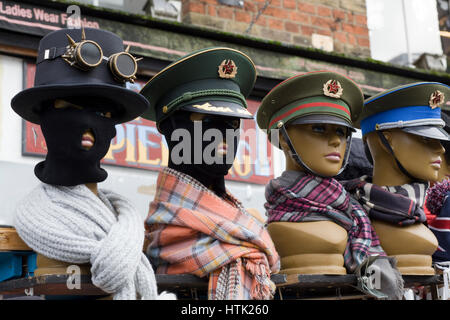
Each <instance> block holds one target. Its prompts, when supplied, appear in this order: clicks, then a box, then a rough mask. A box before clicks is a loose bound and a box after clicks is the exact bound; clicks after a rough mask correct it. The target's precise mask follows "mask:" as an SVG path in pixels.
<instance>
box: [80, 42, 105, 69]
mask: <svg viewBox="0 0 450 320" xmlns="http://www.w3.org/2000/svg"><path fill="white" fill-rule="evenodd" d="M79 52H80V56H81V59H82V60H83V62H84V63H86V64H87V65H89V66H97V65H98V64H100V62H101V61H102V57H103V52H102V50H101V49H100V48H99V47H98V46H97V45H96V44H94V43H92V42H88V41H86V42H83V43H81V44H80V49H79Z"/></svg>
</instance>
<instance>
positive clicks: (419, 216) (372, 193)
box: [341, 176, 428, 226]
mask: <svg viewBox="0 0 450 320" xmlns="http://www.w3.org/2000/svg"><path fill="white" fill-rule="evenodd" d="M341 183H342V184H343V185H344V187H345V189H346V190H347V191H348V192H349V193H350V194H351V195H352V196H353V197H354V198H355V199H356V200H358V202H359V203H361V205H362V206H363V208H364V209H365V210H366V212H367V213H368V214H369V217H370V218H371V219H375V220H381V221H385V222H389V223H392V224H396V225H399V226H407V225H411V224H414V223H416V222H425V221H426V216H425V212H424V211H423V205H424V202H425V195H426V191H427V188H428V184H427V183H420V182H414V183H409V184H404V185H401V186H392V187H386V186H384V187H382V186H377V185H374V184H372V183H370V182H369V177H367V176H363V177H361V178H359V179H353V180H349V181H341Z"/></svg>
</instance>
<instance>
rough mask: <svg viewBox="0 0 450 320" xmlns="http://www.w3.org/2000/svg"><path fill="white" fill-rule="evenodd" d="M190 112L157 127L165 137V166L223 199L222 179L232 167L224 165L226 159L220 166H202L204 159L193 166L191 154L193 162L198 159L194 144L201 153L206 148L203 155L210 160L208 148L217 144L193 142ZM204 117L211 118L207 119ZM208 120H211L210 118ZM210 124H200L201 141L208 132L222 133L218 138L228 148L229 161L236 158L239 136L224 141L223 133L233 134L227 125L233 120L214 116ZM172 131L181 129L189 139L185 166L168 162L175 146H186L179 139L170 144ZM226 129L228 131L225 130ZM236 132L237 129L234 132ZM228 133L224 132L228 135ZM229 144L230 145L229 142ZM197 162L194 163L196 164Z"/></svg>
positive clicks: (167, 120) (216, 164)
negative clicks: (166, 156) (167, 154)
mask: <svg viewBox="0 0 450 320" xmlns="http://www.w3.org/2000/svg"><path fill="white" fill-rule="evenodd" d="M190 115H191V113H190V112H187V111H177V112H175V113H174V114H173V115H171V116H170V118H168V119H166V120H164V121H163V122H161V123H160V125H159V128H160V130H161V132H162V134H163V135H164V136H165V137H166V141H167V144H168V146H169V155H170V156H169V164H168V167H169V168H172V169H174V170H177V171H179V172H182V173H185V174H187V175H189V176H191V177H193V178H194V179H196V180H198V181H199V182H200V183H202V184H203V185H204V186H205V187H207V188H211V189H212V190H213V191H214V192H215V193H216V194H217V195H218V196H223V195H224V193H225V176H226V175H227V174H228V170H230V168H231V167H232V165H233V164H232V163H227V161H226V160H227V156H226V155H225V156H223V157H221V162H222V163H221V164H220V163H212V164H208V163H205V159H203V157H201V163H194V160H195V152H196V151H197V160H198V159H199V158H200V157H199V156H198V151H199V150H198V149H200V148H198V149H197V150H196V149H195V143H201V152H202V154H203V152H204V151H205V149H206V148H207V147H208V146H209V148H208V150H207V153H208V154H211V155H212V156H213V157H215V158H216V159H218V158H217V155H216V150H213V151H212V152H211V153H210V152H209V151H210V149H211V146H212V145H211V144H214V145H216V146H217V145H218V144H219V143H220V142H221V141H214V139H212V140H211V141H203V140H204V139H202V138H200V139H201V142H200V141H198V140H197V141H194V140H195V138H198V137H195V134H194V125H195V124H194V121H192V120H190ZM208 117H211V116H209V115H208ZM210 119H211V118H210ZM213 119H214V120H213V121H211V122H210V121H201V123H202V126H201V129H202V130H201V137H203V134H204V133H205V132H206V131H207V130H208V129H217V130H219V131H220V132H221V133H222V136H223V138H224V141H225V142H226V143H227V145H228V149H227V151H228V152H232V159H233V160H234V158H235V157H236V153H237V148H238V143H239V134H238V132H236V134H235V135H234V137H233V139H230V138H228V139H227V131H228V130H234V129H235V128H233V127H232V126H231V125H230V124H229V122H228V121H229V120H233V119H236V118H230V117H221V116H214V118H213ZM238 120H239V119H238ZM175 129H185V130H187V131H188V132H189V134H190V137H191V139H190V140H191V141H190V142H191V144H190V148H189V149H190V155H191V157H190V162H189V163H180V164H176V163H174V161H173V159H172V150H173V149H174V147H175V146H176V145H178V144H179V143H184V142H186V141H185V140H184V139H183V138H181V139H179V141H175V140H174V141H172V140H171V137H172V132H173V131H174V130H175ZM227 129H228V130H227ZM237 130H239V129H237ZM230 132H231V131H228V133H230ZM231 140H232V141H231ZM228 159H231V155H228ZM197 162H198V161H197Z"/></svg>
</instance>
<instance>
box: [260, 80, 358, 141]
mask: <svg viewBox="0 0 450 320" xmlns="http://www.w3.org/2000/svg"><path fill="white" fill-rule="evenodd" d="M363 102H364V95H363V93H362V91H361V89H360V88H359V87H358V85H357V84H356V83H355V82H354V81H353V80H351V79H350V78H347V77H346V76H343V75H341V74H339V73H336V72H331V71H316V72H309V73H304V74H300V75H296V76H294V77H291V78H289V79H286V80H284V81H283V82H281V83H280V84H278V85H277V86H276V87H274V88H273V89H272V90H271V91H270V92H269V93H268V94H267V95H266V96H265V97H264V99H263V100H262V102H261V105H260V107H259V109H258V114H257V122H258V126H259V127H260V128H261V129H262V130H265V131H266V133H269V132H270V130H271V129H277V128H280V127H282V126H286V125H289V124H301V123H331V124H338V125H343V126H346V127H349V128H352V129H353V123H354V122H355V121H356V120H357V119H358V117H359V115H360V113H361V110H362V106H363ZM268 136H269V139H270V134H269V135H268Z"/></svg>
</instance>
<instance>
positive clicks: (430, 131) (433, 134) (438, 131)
mask: <svg viewBox="0 0 450 320" xmlns="http://www.w3.org/2000/svg"><path fill="white" fill-rule="evenodd" d="M402 130H403V131H405V132H408V133H412V134H415V135H418V136H422V137H427V138H431V139H438V140H445V141H450V136H449V135H448V133H447V132H446V131H445V130H444V129H443V128H439V127H436V126H417V127H408V128H402Z"/></svg>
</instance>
